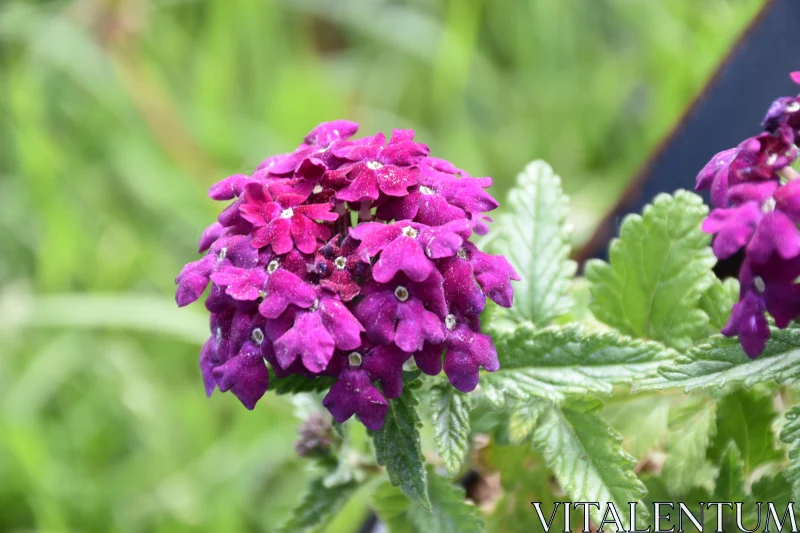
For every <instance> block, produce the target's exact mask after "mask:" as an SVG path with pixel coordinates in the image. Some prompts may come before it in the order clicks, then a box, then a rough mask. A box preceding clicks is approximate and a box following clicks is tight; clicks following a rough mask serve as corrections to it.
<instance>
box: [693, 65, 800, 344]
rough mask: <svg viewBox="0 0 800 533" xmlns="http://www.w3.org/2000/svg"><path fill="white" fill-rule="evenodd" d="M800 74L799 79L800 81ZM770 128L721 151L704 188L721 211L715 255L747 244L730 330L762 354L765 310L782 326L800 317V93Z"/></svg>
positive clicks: (713, 216) (711, 221)
mask: <svg viewBox="0 0 800 533" xmlns="http://www.w3.org/2000/svg"><path fill="white" fill-rule="evenodd" d="M798 78H800V74H798V73H793V74H792V79H794V80H795V81H798V82H800V79H798ZM763 127H764V129H765V130H766V131H765V132H764V133H761V134H759V135H756V136H755V137H751V138H749V139H747V140H745V141H743V142H742V143H741V144H740V145H739V146H738V147H737V148H735V149H732V150H726V151H724V152H720V153H719V154H717V155H716V156H714V158H712V160H711V161H710V162H709V163H708V164H707V165H706V166H705V167H704V168H703V170H701V171H700V174H698V176H697V189H707V188H710V189H711V200H712V203H713V204H714V206H716V209H714V210H713V211H711V213H710V214H709V216H708V218H706V220H705V221H704V222H703V231H705V232H707V233H711V234H713V235H714V236H715V237H714V242H713V250H714V254H715V255H716V256H717V257H719V258H720V259H726V258H728V257H731V256H732V255H733V254H735V253H736V252H738V251H739V250H741V249H744V253H745V260H744V264H743V266H742V268H741V271H740V272H739V282H740V286H741V291H740V296H739V302H738V303H737V304H736V305H735V306H734V307H733V312H732V314H731V318H730V320H729V321H728V323H727V325H726V326H725V327H724V328H723V329H722V333H723V334H725V335H728V336H734V335H738V336H739V341H740V343H741V345H742V348H743V349H744V351H745V353H747V355H749V356H750V357H756V356H758V355H759V354H760V353H761V352H762V351H763V350H764V347H765V346H766V343H767V340H768V339H769V336H770V330H769V327H768V325H767V319H766V317H765V313H767V312H768V313H769V314H771V315H772V317H773V318H774V319H775V323H776V325H777V326H778V327H779V328H785V327H786V326H787V325H788V324H789V322H790V321H791V320H794V319H795V318H797V317H798V316H800V292H798V285H797V284H796V283H795V280H796V279H798V277H799V276H800V231H798V223H800V181H798V179H797V178H800V174H798V173H797V172H796V171H795V170H793V169H792V168H791V166H790V165H791V164H792V163H793V162H794V161H795V160H796V159H797V157H798V149H797V146H796V145H797V143H798V140H800V139H798V127H800V99H798V98H790V97H786V98H780V99H778V100H776V101H775V102H774V103H773V104H772V106H771V107H770V109H769V111H768V112H767V116H766V118H765V119H764V123H763Z"/></svg>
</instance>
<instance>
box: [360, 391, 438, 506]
mask: <svg viewBox="0 0 800 533" xmlns="http://www.w3.org/2000/svg"><path fill="white" fill-rule="evenodd" d="M412 389H413V387H409V386H406V387H404V388H403V394H402V395H401V396H400V397H399V398H397V399H394V400H389V410H388V412H387V413H386V419H385V420H384V422H383V427H382V428H381V429H380V430H379V431H376V432H374V433H373V442H374V443H375V457H376V459H377V461H378V464H379V465H382V466H385V467H386V473H387V474H388V475H389V481H390V482H391V483H392V485H394V486H395V487H400V490H402V491H403V493H404V494H405V495H406V496H408V497H409V498H410V499H411V500H413V501H414V502H417V503H418V504H420V505H422V506H423V507H424V508H426V509H430V506H431V503H430V500H429V499H428V491H427V485H426V481H425V478H426V474H425V458H424V457H423V456H422V447H421V444H420V436H419V428H420V426H421V425H422V423H421V422H420V419H419V415H418V414H417V408H416V405H417V399H416V398H415V397H414V393H413V390H412Z"/></svg>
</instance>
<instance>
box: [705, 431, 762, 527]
mask: <svg viewBox="0 0 800 533" xmlns="http://www.w3.org/2000/svg"><path fill="white" fill-rule="evenodd" d="M711 498H712V499H711V501H714V502H732V503H733V502H741V503H744V504H745V505H743V507H742V508H743V509H750V508H752V504H751V502H750V497H749V495H748V494H747V491H746V490H745V477H744V461H743V460H742V454H741V452H740V451H739V448H737V447H736V443H735V442H733V441H731V442H730V443H729V444H728V447H727V448H725V452H724V453H723V454H722V458H721V461H720V467H719V474H717V479H716V481H715V483H714V492H713V494H712V497H711ZM708 519H709V521H710V522H711V523H712V524H713V525H715V526H716V527H714V528H713V529H712V531H716V530H717V529H719V530H721V531H735V530H736V517H735V514H734V513H733V512H728V513H723V515H722V523H721V524H717V517H716V512H711V513H709V516H708ZM709 525H711V524H709Z"/></svg>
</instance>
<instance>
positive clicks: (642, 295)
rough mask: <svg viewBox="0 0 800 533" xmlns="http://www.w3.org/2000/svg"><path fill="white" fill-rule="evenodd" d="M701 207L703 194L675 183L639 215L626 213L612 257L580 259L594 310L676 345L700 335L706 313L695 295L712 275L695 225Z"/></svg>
mask: <svg viewBox="0 0 800 533" xmlns="http://www.w3.org/2000/svg"><path fill="white" fill-rule="evenodd" d="M707 214H708V208H707V207H706V206H705V205H704V204H703V200H702V198H700V197H699V196H697V195H696V194H693V193H690V192H688V191H683V190H679V191H677V192H676V193H675V194H674V195H673V196H670V195H668V194H659V195H658V196H656V198H655V200H654V201H653V204H652V205H648V206H647V207H645V209H644V213H643V214H642V216H639V215H629V216H627V217H626V218H625V220H624V221H623V222H622V226H621V228H620V237H619V238H617V239H614V240H613V241H612V242H611V246H610V250H609V257H610V261H611V263H610V264H609V263H605V262H603V261H600V260H597V259H594V260H591V261H589V262H588V263H587V265H586V279H588V280H589V281H590V282H591V284H592V286H591V293H592V303H591V306H590V309H591V310H592V313H594V315H595V317H597V319H599V320H601V321H602V322H605V323H606V324H608V325H610V326H612V327H615V328H617V329H619V330H620V331H621V332H622V333H624V334H627V335H631V336H633V337H637V338H644V339H652V340H658V341H662V342H664V343H666V344H667V345H669V346H672V347H674V348H678V349H686V348H689V347H690V346H692V344H693V341H694V339H697V338H699V337H701V336H704V334H705V332H706V327H707V325H708V321H709V319H708V316H707V315H706V313H705V312H703V311H702V310H700V309H698V302H699V300H700V297H701V296H702V295H703V293H705V292H706V290H708V288H709V287H710V286H711V284H712V282H713V281H714V273H713V272H712V271H711V268H712V267H713V266H714V264H715V262H716V260H715V259H714V255H713V254H712V252H711V249H710V248H709V246H708V244H709V242H711V237H710V235H707V234H705V233H703V232H702V231H701V230H700V225H701V223H702V221H703V219H704V218H705V216H706V215H707Z"/></svg>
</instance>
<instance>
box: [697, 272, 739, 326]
mask: <svg viewBox="0 0 800 533" xmlns="http://www.w3.org/2000/svg"><path fill="white" fill-rule="evenodd" d="M738 299H739V280H737V279H736V278H728V279H726V280H725V281H720V280H719V279H717V278H714V281H713V283H712V284H711V286H710V287H709V288H708V290H707V291H706V292H705V293H703V296H701V297H700V304H699V305H700V309H702V310H703V311H704V312H705V314H706V315H708V324H709V326H711V328H712V329H714V330H715V331H719V330H721V329H722V328H723V326H725V324H726V323H727V322H728V318H729V317H730V316H731V310H732V309H733V304H735V303H736V301H737V300H738Z"/></svg>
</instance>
